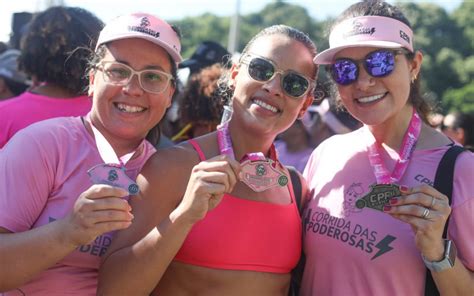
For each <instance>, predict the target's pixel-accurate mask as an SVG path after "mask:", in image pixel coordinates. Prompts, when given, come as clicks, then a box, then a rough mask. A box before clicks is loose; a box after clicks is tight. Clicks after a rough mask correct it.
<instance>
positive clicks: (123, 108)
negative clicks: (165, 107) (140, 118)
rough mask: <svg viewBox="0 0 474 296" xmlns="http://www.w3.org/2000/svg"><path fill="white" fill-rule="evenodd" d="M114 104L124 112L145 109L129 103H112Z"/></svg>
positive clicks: (137, 111)
mask: <svg viewBox="0 0 474 296" xmlns="http://www.w3.org/2000/svg"><path fill="white" fill-rule="evenodd" d="M114 105H115V107H117V109H119V110H120V111H121V112H125V113H140V112H144V111H145V110H146V108H143V107H138V106H129V105H125V104H121V103H114Z"/></svg>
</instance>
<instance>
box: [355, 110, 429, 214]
mask: <svg viewBox="0 0 474 296" xmlns="http://www.w3.org/2000/svg"><path fill="white" fill-rule="evenodd" d="M420 131H421V119H420V116H419V115H418V113H416V110H415V108H413V114H412V117H411V120H410V123H409V125H408V129H407V131H406V132H405V135H404V136H403V140H402V145H401V150H400V152H399V159H398V161H397V163H396V164H395V167H394V169H393V171H392V172H390V171H389V170H388V169H387V167H386V166H385V163H384V161H383V159H382V147H381V145H380V143H378V142H377V141H376V140H375V138H374V137H373V135H372V133H371V132H370V131H369V130H368V129H367V128H366V131H365V134H366V135H367V141H368V142H369V143H370V144H369V146H368V151H369V161H370V165H371V166H372V169H373V170H374V175H375V179H376V180H377V184H374V185H370V190H369V192H368V193H367V194H366V195H364V196H363V197H361V198H360V199H358V200H357V201H356V204H355V206H356V208H358V209H362V208H364V207H367V208H371V209H374V210H378V211H383V208H384V206H385V205H387V204H389V201H390V199H391V198H392V197H394V196H400V194H401V193H400V187H399V186H398V185H396V183H398V182H399V181H400V179H401V178H402V176H403V174H404V173H405V171H406V169H407V167H408V164H409V162H410V158H411V155H412V153H413V150H415V146H416V142H417V141H418V137H419V136H420Z"/></svg>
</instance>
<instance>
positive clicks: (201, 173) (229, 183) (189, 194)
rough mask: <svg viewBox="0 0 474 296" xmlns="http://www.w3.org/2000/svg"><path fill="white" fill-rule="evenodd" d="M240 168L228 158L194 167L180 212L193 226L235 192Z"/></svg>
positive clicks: (212, 159)
mask: <svg viewBox="0 0 474 296" xmlns="http://www.w3.org/2000/svg"><path fill="white" fill-rule="evenodd" d="M239 173H240V166H239V163H238V162H237V161H235V160H234V159H230V158H229V157H228V156H226V155H218V156H216V157H213V158H211V159H208V160H205V161H201V162H200V163H198V164H197V165H196V166H194V167H193V170H192V174H191V177H190V179H189V182H188V185H187V188H186V192H185V193H184V197H183V200H182V202H181V203H180V204H179V206H178V208H177V211H178V212H181V215H182V216H185V217H186V218H185V219H186V221H189V222H190V223H191V224H193V223H195V222H196V221H199V220H201V219H202V218H204V216H205V215H206V213H207V212H208V211H210V210H212V209H214V208H215V207H216V206H217V205H218V204H219V202H220V201H221V200H222V197H223V196H224V194H225V193H230V192H232V190H234V186H235V184H236V183H237V181H238V176H239Z"/></svg>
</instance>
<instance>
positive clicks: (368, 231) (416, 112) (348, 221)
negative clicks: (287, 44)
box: [301, 0, 474, 295]
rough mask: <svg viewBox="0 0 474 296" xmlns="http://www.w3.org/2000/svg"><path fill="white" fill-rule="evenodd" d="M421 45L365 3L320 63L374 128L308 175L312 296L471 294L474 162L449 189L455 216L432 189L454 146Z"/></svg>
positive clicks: (330, 149)
mask: <svg viewBox="0 0 474 296" xmlns="http://www.w3.org/2000/svg"><path fill="white" fill-rule="evenodd" d="M413 38H414V34H413V31H412V29H411V27H410V23H409V22H408V20H407V19H406V17H405V16H404V15H403V14H402V12H401V11H400V9H399V8H397V7H396V6H392V5H390V4H388V3H386V2H383V1H374V0H371V1H363V2H359V3H356V4H354V5H352V6H350V7H349V8H347V9H346V10H345V11H344V12H343V13H342V14H341V15H340V16H339V17H338V18H337V20H336V23H335V25H334V26H333V27H332V29H331V33H330V37H329V44H330V48H329V49H327V50H325V51H323V52H321V53H319V54H318V55H317V56H316V58H315V59H314V62H315V63H316V64H317V65H327V67H328V70H329V72H330V74H331V76H332V79H333V81H334V82H335V91H336V94H335V98H336V101H338V102H339V103H340V104H341V105H342V106H343V107H344V108H346V109H347V110H348V111H349V112H350V113H351V114H352V115H353V116H354V117H355V118H357V119H358V120H359V121H361V122H362V123H363V124H364V126H363V127H362V128H360V129H359V130H356V131H354V132H352V133H349V134H344V135H336V136H334V137H332V138H330V139H328V140H326V141H325V142H323V143H322V144H320V145H319V146H318V147H317V148H316V150H315V151H314V152H313V154H312V156H311V157H310V160H309V162H308V164H307V166H306V168H305V171H304V174H303V175H304V176H305V177H306V180H307V181H308V186H309V188H308V191H309V192H311V194H310V195H309V196H308V199H307V207H306V209H305V212H304V215H303V221H304V226H303V227H304V232H303V237H304V243H303V250H304V252H305V255H306V266H305V269H304V274H303V280H302V292H301V295H437V294H436V293H440V294H441V295H471V294H472V288H473V287H474V274H473V270H474V252H473V247H472V242H473V240H472V238H473V236H472V230H473V229H474V223H473V222H474V220H473V219H472V217H473V216H474V215H473V214H474V213H473V209H474V196H473V193H474V183H473V182H472V173H473V167H474V155H473V154H472V153H470V152H462V153H461V154H459V155H458V158H457V161H456V162H455V167H454V172H453V173H452V174H450V176H453V179H451V181H448V179H445V180H442V183H444V185H448V186H449V185H452V187H453V190H452V194H451V205H450V204H449V202H448V197H447V196H446V195H445V194H443V193H441V192H439V191H438V190H436V189H434V188H433V185H434V184H437V182H436V181H439V180H436V178H435V175H436V172H437V167H438V164H439V163H440V160H441V158H442V157H443V155H444V154H445V153H446V152H447V150H448V149H450V147H452V146H453V145H454V143H453V142H452V141H451V140H449V139H448V138H447V137H446V136H444V135H443V134H441V133H440V132H439V131H437V130H435V129H433V128H431V127H430V126H429V124H428V123H427V118H428V114H429V111H430V108H429V105H428V104H427V102H426V101H425V100H424V99H423V97H422V96H420V94H419V83H420V81H419V80H420V69H421V63H422V60H423V56H422V53H421V52H420V51H418V50H416V49H415V48H414V46H413V42H414V40H413ZM461 150H462V149H461ZM453 163H454V160H453ZM435 180H436V181H435ZM435 182H436V183H435ZM448 217H449V218H450V219H449V227H447V235H445V234H444V233H443V232H444V229H445V226H448ZM456 250H457V253H456ZM430 276H431V278H432V280H430V279H429V277H430ZM425 284H426V288H425Z"/></svg>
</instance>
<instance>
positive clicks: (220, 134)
mask: <svg viewBox="0 0 474 296" xmlns="http://www.w3.org/2000/svg"><path fill="white" fill-rule="evenodd" d="M231 117H232V109H230V107H229V106H226V108H225V109H224V114H223V116H222V122H221V124H220V125H219V126H218V128H217V140H218V143H219V149H220V152H221V154H224V155H228V156H229V157H230V158H232V159H235V155H234V150H233V148H232V140H231V137H230V132H229V126H228V122H229V120H230V118H231ZM240 163H241V173H240V175H239V177H240V181H242V182H244V183H245V184H246V185H247V186H249V187H250V188H251V189H252V190H253V191H255V192H261V191H265V190H267V189H269V188H272V187H275V186H286V184H288V176H287V175H286V173H285V172H283V171H282V170H281V169H280V168H279V167H278V165H279V164H278V160H277V155H276V149H275V146H274V145H272V146H271V148H270V155H269V158H266V157H265V155H263V153H261V152H256V153H248V154H246V155H245V156H244V157H243V158H242V160H241V161H240Z"/></svg>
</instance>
